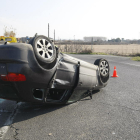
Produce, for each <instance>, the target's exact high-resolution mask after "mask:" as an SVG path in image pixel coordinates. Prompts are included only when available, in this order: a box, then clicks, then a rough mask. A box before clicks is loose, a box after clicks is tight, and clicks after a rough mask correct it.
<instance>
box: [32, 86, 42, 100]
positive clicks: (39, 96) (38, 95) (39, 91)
mask: <svg viewBox="0 0 140 140" xmlns="http://www.w3.org/2000/svg"><path fill="white" fill-rule="evenodd" d="M33 97H34V99H36V100H43V97H44V89H39V88H36V89H33Z"/></svg>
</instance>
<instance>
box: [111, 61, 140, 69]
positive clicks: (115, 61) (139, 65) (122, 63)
mask: <svg viewBox="0 0 140 140" xmlns="http://www.w3.org/2000/svg"><path fill="white" fill-rule="evenodd" d="M109 61H111V62H115V63H121V64H125V65H130V66H136V67H140V65H136V64H131V63H124V62H117V61H112V60H109Z"/></svg>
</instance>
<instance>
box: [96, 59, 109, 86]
mask: <svg viewBox="0 0 140 140" xmlns="http://www.w3.org/2000/svg"><path fill="white" fill-rule="evenodd" d="M94 65H97V66H98V67H99V69H98V72H99V77H98V78H99V79H98V81H99V82H100V83H99V84H101V85H106V83H107V81H108V79H109V72H110V67H109V63H108V61H107V60H105V59H102V58H101V59H97V60H96V61H95V62H94Z"/></svg>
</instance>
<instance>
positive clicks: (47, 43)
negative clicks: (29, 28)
mask: <svg viewBox="0 0 140 140" xmlns="http://www.w3.org/2000/svg"><path fill="white" fill-rule="evenodd" d="M29 44H31V45H32V47H33V49H34V53H35V56H36V59H37V60H38V62H39V64H40V65H41V66H43V67H44V68H47V69H48V68H49V69H50V68H52V67H53V66H54V65H55V63H56V57H57V55H56V49H55V46H54V45H53V43H52V42H51V40H50V39H49V38H47V37H46V36H43V35H39V36H35V37H34V38H32V39H31V41H30V42H29ZM46 64H47V65H46Z"/></svg>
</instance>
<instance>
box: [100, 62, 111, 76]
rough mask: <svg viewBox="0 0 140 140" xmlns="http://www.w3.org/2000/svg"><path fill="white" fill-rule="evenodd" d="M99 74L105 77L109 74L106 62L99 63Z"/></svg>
mask: <svg viewBox="0 0 140 140" xmlns="http://www.w3.org/2000/svg"><path fill="white" fill-rule="evenodd" d="M100 73H101V75H102V76H107V75H108V73H109V64H108V62H107V61H101V63H100Z"/></svg>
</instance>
